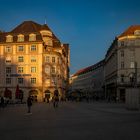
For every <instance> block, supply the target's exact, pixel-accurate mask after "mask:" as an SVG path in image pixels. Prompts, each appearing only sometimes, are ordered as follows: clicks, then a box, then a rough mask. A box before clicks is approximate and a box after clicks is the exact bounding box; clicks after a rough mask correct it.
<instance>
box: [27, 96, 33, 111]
mask: <svg viewBox="0 0 140 140" xmlns="http://www.w3.org/2000/svg"><path fill="white" fill-rule="evenodd" d="M27 106H28V113H31V106H32V98H31V96H29V97H28V98H27Z"/></svg>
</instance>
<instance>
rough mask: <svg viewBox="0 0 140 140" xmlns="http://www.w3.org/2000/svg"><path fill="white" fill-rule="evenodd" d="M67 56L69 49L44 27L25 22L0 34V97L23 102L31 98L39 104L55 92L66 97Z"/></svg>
mask: <svg viewBox="0 0 140 140" xmlns="http://www.w3.org/2000/svg"><path fill="white" fill-rule="evenodd" d="M69 53H70V50H69V45H68V44H62V43H61V42H60V40H59V39H58V38H57V37H56V36H55V35H54V33H53V32H52V31H51V29H50V28H49V27H48V26H47V25H46V24H45V25H40V24H38V23H35V22H33V21H24V22H23V23H21V24H20V25H18V26H17V27H15V28H14V29H13V30H12V31H10V32H2V33H0V61H1V62H0V78H1V79H0V94H1V95H4V94H7V95H5V96H11V98H12V99H15V97H16V94H18V96H19V94H20V95H23V100H26V98H27V96H29V95H32V96H33V97H34V99H37V100H38V101H43V100H44V99H45V98H50V99H51V98H52V96H53V94H54V91H55V90H58V91H59V95H60V97H62V96H65V92H66V90H67V88H68V79H69V63H70V59H69ZM5 89H6V91H7V93H5ZM16 90H17V92H16Z"/></svg>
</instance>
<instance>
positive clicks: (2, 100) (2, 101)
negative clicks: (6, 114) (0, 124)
mask: <svg viewBox="0 0 140 140" xmlns="http://www.w3.org/2000/svg"><path fill="white" fill-rule="evenodd" d="M1 107H2V108H4V107H5V104H4V98H3V97H1Z"/></svg>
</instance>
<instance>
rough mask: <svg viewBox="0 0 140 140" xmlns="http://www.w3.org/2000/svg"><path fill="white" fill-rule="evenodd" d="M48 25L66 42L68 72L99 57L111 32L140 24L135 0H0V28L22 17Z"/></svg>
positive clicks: (9, 26)
mask: <svg viewBox="0 0 140 140" xmlns="http://www.w3.org/2000/svg"><path fill="white" fill-rule="evenodd" d="M45 19H46V21H47V24H48V26H49V27H50V28H51V29H52V31H53V32H54V34H55V35H56V36H57V37H58V38H59V39H60V41H61V42H62V43H69V44H70V53H71V55H70V56H71V67H70V70H71V74H73V73H75V72H76V71H77V70H79V69H81V68H84V67H87V66H90V65H93V64H95V63H97V62H98V61H100V60H102V59H103V58H104V56H105V53H106V50H107V49H108V47H109V46H110V44H111V42H112V41H113V39H114V38H115V36H117V35H119V34H121V33H122V32H123V31H124V30H125V29H127V28H128V27H129V26H130V25H136V24H140V1H139V0H22V1H20V0H0V29H1V30H4V31H10V30H11V29H12V28H14V27H15V26H17V25H18V24H20V23H21V22H23V21H25V20H33V21H35V22H38V23H40V24H44V22H45Z"/></svg>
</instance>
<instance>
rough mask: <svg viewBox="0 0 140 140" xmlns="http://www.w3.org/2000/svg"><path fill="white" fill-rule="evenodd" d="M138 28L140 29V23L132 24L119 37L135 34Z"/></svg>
mask: <svg viewBox="0 0 140 140" xmlns="http://www.w3.org/2000/svg"><path fill="white" fill-rule="evenodd" d="M136 30H140V25H132V26H130V27H129V28H128V29H127V30H125V31H124V32H123V33H122V34H121V35H119V36H118V38H120V37H123V36H128V35H134V32H135V31H136Z"/></svg>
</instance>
